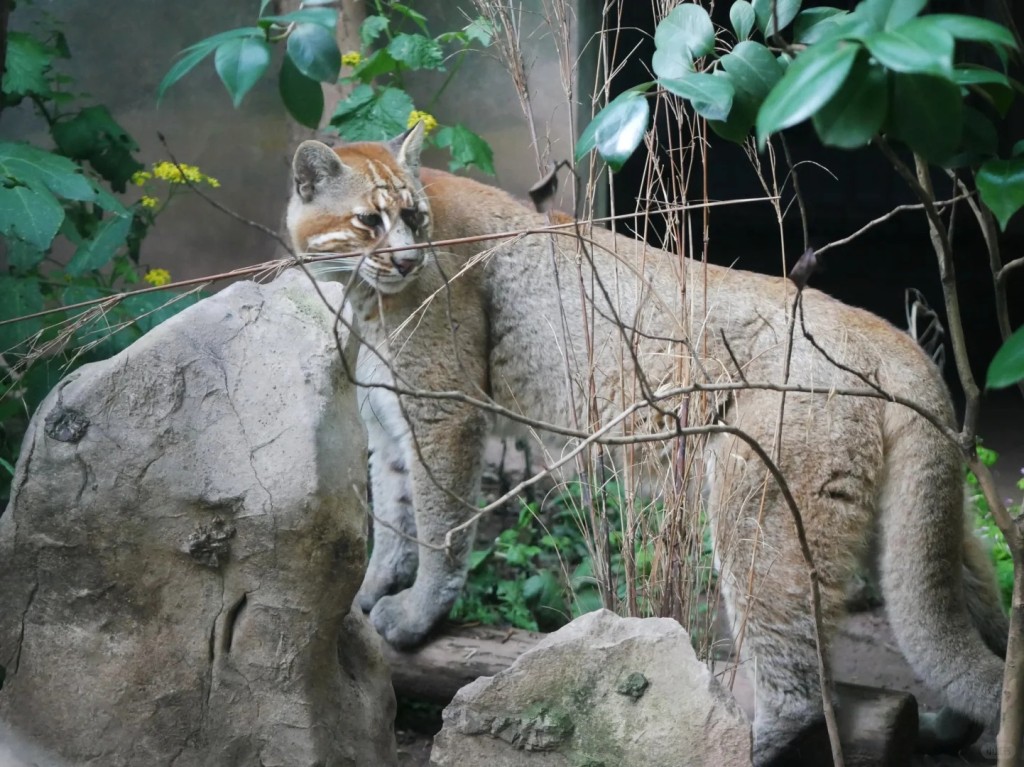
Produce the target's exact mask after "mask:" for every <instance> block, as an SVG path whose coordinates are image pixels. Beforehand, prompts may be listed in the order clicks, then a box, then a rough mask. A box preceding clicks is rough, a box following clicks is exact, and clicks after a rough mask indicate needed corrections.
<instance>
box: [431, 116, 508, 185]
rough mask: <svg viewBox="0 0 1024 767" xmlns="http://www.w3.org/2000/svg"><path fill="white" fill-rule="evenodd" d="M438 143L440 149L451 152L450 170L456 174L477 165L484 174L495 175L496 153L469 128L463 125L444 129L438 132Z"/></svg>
mask: <svg viewBox="0 0 1024 767" xmlns="http://www.w3.org/2000/svg"><path fill="white" fill-rule="evenodd" d="M436 142H437V145H438V146H439V147H441V148H447V149H448V151H449V152H451V155H452V161H451V162H450V163H449V164H448V168H449V170H451V171H453V172H454V171H458V170H462V169H463V168H469V167H471V166H473V165H475V166H476V167H478V168H479V169H480V170H482V171H483V172H484V173H488V174H490V175H492V176H493V175H494V153H493V152H492V151H491V147H490V146H489V145H488V144H487V142H486V141H484V140H483V139H482V138H480V137H479V136H478V135H476V134H475V133H473V131H471V130H469V129H468V128H466V127H464V126H462V125H453V126H451V127H445V128H442V129H441V130H439V131H438V132H437V139H436Z"/></svg>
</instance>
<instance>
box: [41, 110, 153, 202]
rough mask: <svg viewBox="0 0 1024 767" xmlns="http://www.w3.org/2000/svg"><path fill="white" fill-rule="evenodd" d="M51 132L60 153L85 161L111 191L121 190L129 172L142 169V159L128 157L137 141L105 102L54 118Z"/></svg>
mask: <svg viewBox="0 0 1024 767" xmlns="http://www.w3.org/2000/svg"><path fill="white" fill-rule="evenodd" d="M51 133H52V134H53V139H54V141H56V142H57V147H58V148H59V149H60V151H61V153H62V154H65V155H67V156H68V157H71V158H72V159H74V160H86V161H88V162H89V164H90V165H92V167H93V168H95V169H96V172H97V173H99V174H100V175H101V176H103V178H105V179H106V180H107V181H109V182H110V186H111V187H112V188H113V189H114V191H117V192H124V190H125V187H126V185H127V182H128V180H129V179H130V178H131V177H132V174H134V173H135V172H136V171H139V170H142V163H140V162H139V161H138V160H136V159H135V158H134V157H132V152H135V151H137V150H138V148H139V145H138V144H136V143H135V139H133V138H132V137H131V136H130V135H128V132H127V131H126V130H125V129H124V128H122V127H121V126H120V125H119V124H118V122H117V121H116V120H115V119H114V118H113V116H111V114H110V112H109V111H108V110H107V108H106V107H105V106H92V107H86V108H85V109H83V110H82V111H80V112H79V113H78V114H77V115H75V117H73V118H72V119H70V120H61V121H59V122H57V123H56V124H55V125H54V126H53V128H52V129H51Z"/></svg>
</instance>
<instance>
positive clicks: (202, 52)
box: [156, 27, 263, 104]
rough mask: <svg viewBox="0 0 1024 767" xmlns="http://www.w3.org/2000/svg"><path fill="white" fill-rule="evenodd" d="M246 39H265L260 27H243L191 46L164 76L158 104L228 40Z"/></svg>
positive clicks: (158, 93)
mask: <svg viewBox="0 0 1024 767" xmlns="http://www.w3.org/2000/svg"><path fill="white" fill-rule="evenodd" d="M244 37H263V30H261V29H260V28H259V27H242V28H240V29H232V30H229V31H227V32H221V33H220V34H217V35H213V36H212V37H208V38H206V39H205V40H200V41H199V42H198V43H195V44H194V45H190V46H189V47H188V48H186V49H185V50H183V51H182V52H181V53H179V54H178V60H177V61H176V62H174V65H173V66H172V67H171V68H170V69H169V70H167V74H166V75H164V79H163V80H161V81H160V85H159V86H157V89H156V102H157V104H159V103H160V101H161V100H162V99H163V97H164V94H165V93H166V92H167V89H168V88H170V87H171V86H172V85H174V84H175V83H176V82H178V80H180V79H181V78H183V77H184V76H185V75H187V74H188V73H189V72H191V71H192V70H193V69H195V68H196V66H197V65H198V64H199V62H201V61H202V60H203V59H205V58H206V57H207V56H209V55H210V54H211V53H213V52H214V51H215V50H216V49H217V47H218V46H219V45H221V43H226V42H227V41H228V40H234V39H238V38H244Z"/></svg>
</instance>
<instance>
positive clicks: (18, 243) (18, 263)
mask: <svg viewBox="0 0 1024 767" xmlns="http://www.w3.org/2000/svg"><path fill="white" fill-rule="evenodd" d="M6 245H7V263H9V264H10V265H11V266H12V267H13V268H14V269H15V270H16V271H19V272H27V271H29V270H30V269H32V268H33V267H35V266H37V265H38V264H39V263H40V262H41V261H42V260H43V259H44V258H46V251H44V250H40V249H39V248H37V247H35V246H33V245H30V244H29V243H27V242H25V241H24V240H19V239H17V238H16V237H8V238H7V241H6Z"/></svg>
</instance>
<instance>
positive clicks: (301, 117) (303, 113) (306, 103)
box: [277, 56, 324, 129]
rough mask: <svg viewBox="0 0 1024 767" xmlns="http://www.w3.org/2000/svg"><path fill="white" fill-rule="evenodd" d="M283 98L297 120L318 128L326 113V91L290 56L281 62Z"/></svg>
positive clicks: (281, 92) (280, 81)
mask: <svg viewBox="0 0 1024 767" xmlns="http://www.w3.org/2000/svg"><path fill="white" fill-rule="evenodd" d="M277 85H278V92H279V93H280V94H281V100H282V101H283V102H284V105H285V108H286V109H287V110H288V114H290V115H291V116H292V117H293V118H295V121H296V122H297V123H299V125H305V126H306V127H307V128H314V129H315V128H317V127H319V125H320V117H321V116H322V115H323V113H324V92H323V89H322V88H321V87H320V83H318V82H317V81H316V80H310V79H309V78H308V77H306V76H305V75H304V74H302V72H300V71H299V70H298V69H296V67H295V64H293V63H292V59H291V57H290V56H285V57H284V61H282V62H281V74H280V76H279V77H278V81H277Z"/></svg>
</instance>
